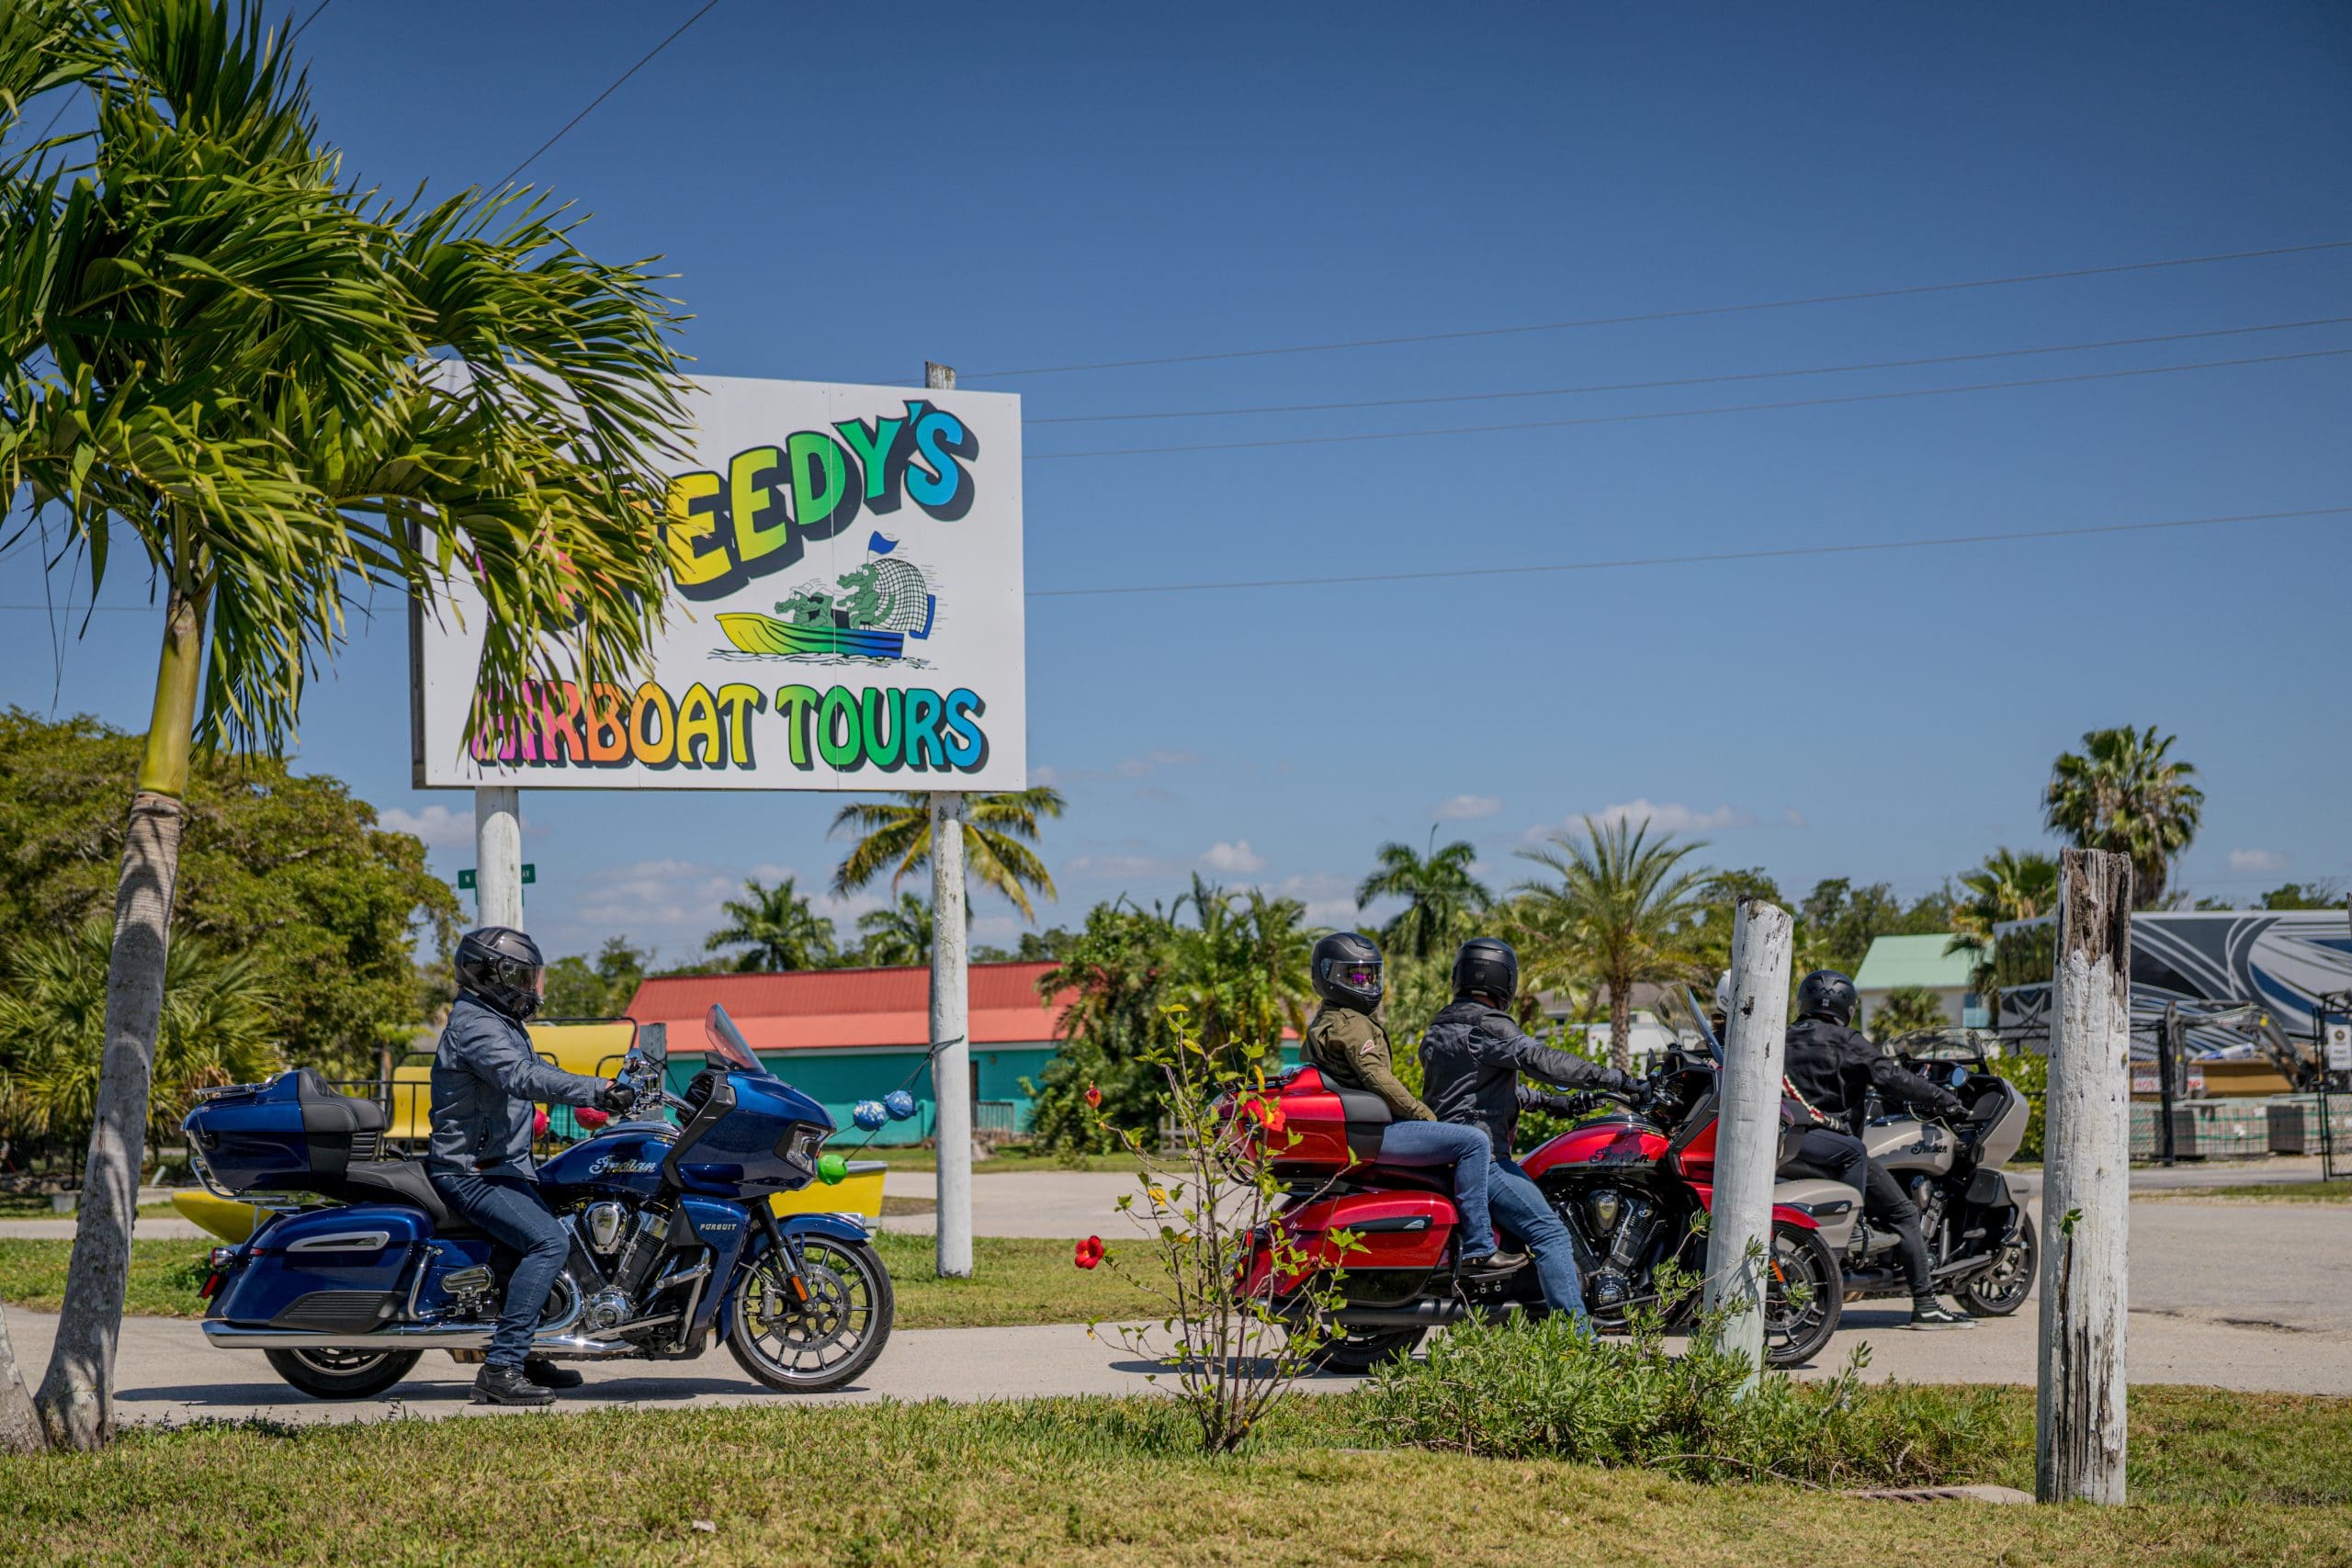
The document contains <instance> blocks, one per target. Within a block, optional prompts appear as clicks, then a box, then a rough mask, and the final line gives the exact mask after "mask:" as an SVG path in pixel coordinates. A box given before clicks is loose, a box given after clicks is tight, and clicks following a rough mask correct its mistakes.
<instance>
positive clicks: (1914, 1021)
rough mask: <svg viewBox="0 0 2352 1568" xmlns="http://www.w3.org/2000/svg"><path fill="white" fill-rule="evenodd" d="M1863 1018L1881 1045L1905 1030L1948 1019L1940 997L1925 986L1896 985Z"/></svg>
mask: <svg viewBox="0 0 2352 1568" xmlns="http://www.w3.org/2000/svg"><path fill="white" fill-rule="evenodd" d="M1949 1021H1950V1020H1948V1019H1946V1018H1945V1017H1944V1004H1943V998H1940V997H1939V996H1937V995H1936V993H1935V992H1933V991H1931V990H1929V989H1928V987H1925V986H1897V987H1894V989H1893V990H1891V991H1889V992H1887V993H1886V1000H1884V1001H1883V1002H1881V1003H1880V1004H1879V1005H1878V1006H1876V1007H1874V1008H1872V1009H1871V1015H1870V1017H1868V1018H1867V1019H1864V1020H1863V1024H1864V1026H1865V1027H1866V1029H1867V1030H1868V1032H1869V1033H1870V1037H1871V1039H1872V1040H1875V1041H1877V1042H1878V1043H1880V1044H1882V1045H1883V1044H1885V1043H1887V1042H1888V1041H1890V1040H1899V1039H1901V1038H1902V1037H1903V1036H1904V1035H1905V1034H1917V1033H1920V1032H1924V1031H1927V1030H1930V1029H1936V1028H1939V1027H1940V1026H1942V1025H1943V1024H1945V1023H1947V1022H1949Z"/></svg>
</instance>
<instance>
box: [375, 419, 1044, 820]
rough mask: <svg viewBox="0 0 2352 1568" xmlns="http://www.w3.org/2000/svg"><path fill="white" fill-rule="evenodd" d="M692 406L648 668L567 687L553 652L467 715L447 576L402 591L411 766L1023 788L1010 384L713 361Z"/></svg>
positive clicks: (744, 782)
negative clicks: (662, 612) (874, 382)
mask: <svg viewBox="0 0 2352 1568" xmlns="http://www.w3.org/2000/svg"><path fill="white" fill-rule="evenodd" d="M684 407H685V411H686V414H687V418H688V421H689V424H688V428H686V429H684V430H682V431H680V432H679V433H678V439H679V447H680V450H679V454H678V456H677V457H676V459H675V461H674V462H673V464H672V467H671V473H670V476H669V478H670V487H669V492H668V495H667V497H666V498H665V506H664V513H665V521H664V524H663V529H662V551H663V560H664V565H665V566H666V567H667V569H668V570H667V572H666V576H667V578H668V580H669V587H670V593H671V598H670V603H669V605H668V615H667V617H666V620H667V624H666V625H665V626H663V627H662V630H661V631H660V632H658V633H657V634H656V635H655V636H654V637H653V639H652V644H651V646H650V648H649V649H647V650H646V651H647V657H646V660H645V668H644V669H643V670H641V671H637V672H636V673H635V674H634V675H632V677H631V678H630V680H629V681H628V682H625V683H624V682H605V681H599V682H592V683H590V684H589V685H587V686H585V687H582V685H581V684H580V683H578V682H576V681H573V680H570V679H567V678H566V677H565V674H564V660H563V659H562V658H561V657H560V650H556V649H549V650H548V656H547V662H546V664H545V665H544V667H543V672H542V673H541V674H540V675H539V677H538V678H537V679H535V680H532V681H530V682H527V689H526V691H525V692H523V693H522V694H520V701H519V702H515V703H511V704H509V705H507V706H508V707H509V708H510V709H513V710H515V711H510V712H507V713H505V714H504V715H503V716H502V717H501V718H500V719H498V720H496V721H484V720H482V719H481V718H480V717H479V716H478V709H477V706H476V698H477V695H478V693H477V690H476V687H477V682H478V679H479V665H480V661H481V649H482V641H483V637H484V626H485V625H486V622H487V619H488V615H489V611H488V609H487V607H486V605H485V604H484V603H483V601H482V599H481V594H480V592H479V591H478V590H477V589H476V588H475V586H474V584H473V583H472V581H471V580H470V579H469V578H468V577H467V576H466V574H465V573H463V572H462V571H461V572H459V573H458V574H457V577H456V581H454V582H453V583H452V585H451V590H450V593H449V597H448V601H447V604H441V605H439V606H437V607H436V608H435V609H434V610H433V611H431V612H429V613H428V612H427V611H426V610H425V609H424V607H423V606H422V605H421V604H417V603H415V602H412V604H411V607H410V611H411V613H410V623H409V626H410V633H409V635H410V638H411V649H412V651H411V659H410V669H411V671H413V686H412V693H413V696H412V702H413V708H412V724H411V734H412V738H413V761H414V767H415V783H416V784H417V786H418V787H419V788H436V787H440V788H447V787H453V786H456V787H466V788H479V787H482V786H485V785H517V786H522V787H527V788H530V789H783V790H837V789H869V790H880V789H889V790H937V791H951V792H962V791H967V790H1015V789H1019V788H1021V787H1022V786H1023V785H1024V784H1027V783H1028V748H1027V738H1026V730H1027V716H1026V714H1025V712H1024V706H1025V701H1026V697H1025V692H1024V686H1023V682H1024V681H1025V662H1024V654H1023V597H1022V544H1021V525H1022V493H1021V486H1022V478H1021V400H1020V399H1019V398H1018V397H1016V396H1014V395H1013V394H1012V393H1009V392H967V391H961V390H957V389H953V388H926V389H906V388H897V387H873V386H836V385H830V384H818V383H813V382H806V381H767V380H741V379H736V378H726V377H717V378H700V379H697V380H695V381H693V382H691V383H689V384H688V385H687V387H686V389H685V392H684Z"/></svg>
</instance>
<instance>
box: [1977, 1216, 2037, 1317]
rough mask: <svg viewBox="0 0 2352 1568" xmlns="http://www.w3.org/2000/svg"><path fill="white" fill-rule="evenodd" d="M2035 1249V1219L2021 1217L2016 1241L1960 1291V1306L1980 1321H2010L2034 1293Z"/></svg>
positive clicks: (2002, 1249) (2004, 1248) (2002, 1250)
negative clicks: (1982, 1318) (1996, 1318)
mask: <svg viewBox="0 0 2352 1568" xmlns="http://www.w3.org/2000/svg"><path fill="white" fill-rule="evenodd" d="M2034 1246H2035V1244H2034V1236H2033V1219H2032V1217H2031V1216H2030V1215H2026V1214H2020V1215H2018V1238H2017V1240H2015V1241H2013V1242H2011V1243H2010V1244H2009V1245H2008V1246H2007V1247H2003V1248H2001V1253H2000V1256H1999V1257H1997V1258H1994V1259H1993V1266H1992V1267H1991V1268H1990V1269H1985V1272H1983V1273H1982V1274H1976V1275H1972V1276H1971V1277H1970V1278H1969V1280H1967V1282H1966V1283H1964V1284H1962V1286H1961V1287H1960V1291H1959V1295H1960V1302H1961V1304H1962V1306H1964V1307H1966V1308H1967V1309H1968V1310H1969V1312H1970V1313H1971V1314H1973V1315H1974V1316H1977V1317H2007V1316H2008V1315H2009V1314H2011V1313H2013V1312H2015V1311H2017V1310H2018V1308H2019V1307H2021V1306H2023V1305H2025V1299H2026V1297H2028V1296H2030V1295H2031V1294H2032V1293H2033V1277H2034V1274H2035V1272H2036V1269H2035V1261H2036V1259H2035V1252H2034Z"/></svg>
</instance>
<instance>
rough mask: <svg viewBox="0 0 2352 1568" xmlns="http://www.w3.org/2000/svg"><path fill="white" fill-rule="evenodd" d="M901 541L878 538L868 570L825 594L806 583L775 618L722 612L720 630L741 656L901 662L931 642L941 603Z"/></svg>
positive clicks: (847, 575)
mask: <svg viewBox="0 0 2352 1568" xmlns="http://www.w3.org/2000/svg"><path fill="white" fill-rule="evenodd" d="M898 547H899V543H898V541H897V540H896V539H891V538H888V537H886V536H883V535H881V534H876V535H875V536H873V537H872V538H871V539H869V540H868V541H867V542H866V550H867V556H868V558H867V560H866V562H865V565H864V566H861V567H857V568H855V569H854V570H850V571H846V572H843V573H842V575H841V576H840V577H839V578H837V579H835V581H834V585H833V586H832V587H831V588H827V587H825V586H823V585H822V584H820V583H804V584H801V585H800V586H798V587H797V589H796V590H794V592H791V593H790V594H789V595H787V596H786V598H784V599H781V600H778V601H777V602H776V606H775V612H776V613H775V615H759V614H756V613H754V612H752V611H743V610H738V611H727V612H721V613H720V614H719V615H718V617H717V618H718V629H719V630H720V631H722V632H724V633H725V634H726V636H727V640H728V641H729V643H730V644H732V645H733V646H734V648H735V649H736V650H737V651H738V652H741V653H756V654H765V655H768V656H770V657H775V658H786V659H788V658H794V657H808V656H810V655H816V656H820V657H822V656H825V655H832V656H835V657H844V656H845V657H849V658H856V659H903V658H905V657H906V646H907V638H909V637H913V638H914V639H915V640H916V641H918V642H920V641H922V640H923V639H925V638H927V637H930V636H931V623H932V617H933V615H934V614H935V613H936V612H937V609H938V602H937V601H936V600H935V599H934V598H933V596H932V592H931V584H930V583H929V582H928V581H925V579H924V577H923V574H922V569H920V568H919V567H917V566H916V565H915V564H914V563H913V562H912V561H909V560H901V559H899V558H898V557H897V555H896V554H895V553H894V552H896V551H897V549H898Z"/></svg>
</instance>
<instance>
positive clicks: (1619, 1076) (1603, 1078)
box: [1599, 1067, 1642, 1094]
mask: <svg viewBox="0 0 2352 1568" xmlns="http://www.w3.org/2000/svg"><path fill="white" fill-rule="evenodd" d="M1641 1081H1642V1080H1641V1079H1639V1078H1637V1077H1634V1076H1633V1075H1632V1074H1631V1073H1621V1072H1619V1071H1618V1070H1617V1069H1616V1068H1614V1067H1611V1068H1610V1069H1609V1070H1608V1071H1607V1072H1605V1073H1603V1074H1601V1075H1600V1085H1599V1087H1600V1089H1602V1090H1604V1091H1605V1092H1607V1093H1610V1094H1631V1093H1633V1092H1634V1089H1636V1088H1638V1087H1640V1084H1641Z"/></svg>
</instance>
